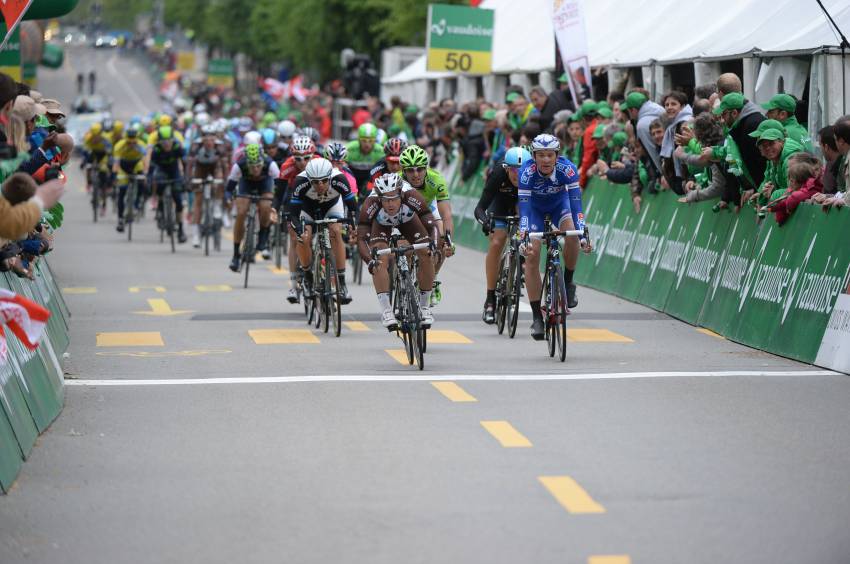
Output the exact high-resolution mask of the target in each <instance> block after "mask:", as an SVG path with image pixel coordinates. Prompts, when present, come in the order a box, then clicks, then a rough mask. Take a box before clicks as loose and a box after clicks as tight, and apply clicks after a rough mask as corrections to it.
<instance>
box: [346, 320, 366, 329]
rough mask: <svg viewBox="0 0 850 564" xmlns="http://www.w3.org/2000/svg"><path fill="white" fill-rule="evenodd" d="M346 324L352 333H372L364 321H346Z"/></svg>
mask: <svg viewBox="0 0 850 564" xmlns="http://www.w3.org/2000/svg"><path fill="white" fill-rule="evenodd" d="M344 323H345V326H346V327H348V328H349V329H350V330H351V331H371V329H369V326H368V325H366V324H365V323H363V322H362V321H345V322H344Z"/></svg>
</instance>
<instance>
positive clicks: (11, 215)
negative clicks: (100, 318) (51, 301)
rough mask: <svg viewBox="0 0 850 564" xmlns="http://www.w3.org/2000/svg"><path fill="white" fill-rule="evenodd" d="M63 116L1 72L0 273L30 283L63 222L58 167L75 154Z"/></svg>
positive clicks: (61, 181) (51, 103)
mask: <svg viewBox="0 0 850 564" xmlns="http://www.w3.org/2000/svg"><path fill="white" fill-rule="evenodd" d="M64 117H65V116H64V113H63V111H62V107H61V105H60V104H59V102H57V101H56V100H51V99H45V98H44V97H43V96H42V95H41V93H39V92H37V91H35V90H31V89H30V88H29V87H28V86H27V85H26V84H20V83H16V82H15V81H14V80H13V79H12V78H11V77H10V76H8V75H6V74H2V73H0V271H2V272H11V273H13V274H14V275H17V276H19V277H22V278H29V279H32V278H33V267H34V264H35V261H37V260H38V257H40V256H42V255H44V254H46V253H48V252H49V251H50V250H52V248H53V233H54V231H55V229H56V228H58V227H59V225H60V224H61V221H62V205H61V204H60V203H59V199H60V198H61V197H62V193H63V192H64V182H65V180H64V176H63V175H62V172H61V167H62V165H63V164H65V163H66V162H67V161H68V158H70V156H71V152H72V151H73V147H74V144H73V140H72V139H71V136H70V135H68V134H66V133H64V128H63V124H64Z"/></svg>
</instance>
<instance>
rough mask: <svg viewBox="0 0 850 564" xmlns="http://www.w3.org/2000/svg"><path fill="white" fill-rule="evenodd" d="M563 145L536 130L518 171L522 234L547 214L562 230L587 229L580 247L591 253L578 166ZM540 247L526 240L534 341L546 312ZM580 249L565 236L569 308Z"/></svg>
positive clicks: (537, 226)
mask: <svg viewBox="0 0 850 564" xmlns="http://www.w3.org/2000/svg"><path fill="white" fill-rule="evenodd" d="M560 150H561V143H560V142H559V141H558V138H557V137H555V136H554V135H549V134H548V133H544V134H541V135H538V136H537V137H535V138H534V140H533V141H532V142H531V154H532V159H531V160H529V161H527V162H525V163H523V165H522V169H520V174H519V189H518V195H519V215H520V232H521V234H522V236H523V237H524V236H525V234H526V233H528V232H529V231H542V230H543V220H544V217H545V216H547V215H548V216H549V217H550V218H551V220H552V225H556V226H558V229H561V230H574V229H577V230H580V231H584V232H585V235H584V236H583V237H581V246H583V247H584V249H585V252H588V253H589V252H590V251H591V244H590V238H589V237H587V231H586V227H585V224H584V214H583V213H582V207H581V189H580V188H579V172H578V168H576V165H574V164H573V163H572V162H570V161H569V160H567V158H566V157H559V156H558V155H559V153H560ZM540 246H541V241H540V240H539V239H535V240H532V241H531V242H530V243H529V244H528V245H526V253H527V256H526V261H525V285H526V289H527V290H528V299H529V301H530V303H531V311H532V314H533V316H534V322H533V323H532V325H531V337H532V338H533V339H534V340H536V341H540V340H542V339H543V316H542V314H541V312H540V294H541V292H542V286H543V283H542V280H541V278H540ZM578 253H579V241H578V240H576V238H574V237H567V238H566V239H565V241H564V283H565V284H566V286H567V305H568V306H569V307H570V308H574V307H576V306H577V305H578V300H577V299H576V287H575V284H573V272H574V271H575V267H576V262H577V261H578Z"/></svg>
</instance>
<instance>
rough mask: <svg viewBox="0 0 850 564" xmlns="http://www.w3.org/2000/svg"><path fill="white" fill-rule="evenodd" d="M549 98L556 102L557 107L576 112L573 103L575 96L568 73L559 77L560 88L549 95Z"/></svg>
mask: <svg viewBox="0 0 850 564" xmlns="http://www.w3.org/2000/svg"><path fill="white" fill-rule="evenodd" d="M549 98H551V99H553V100H554V103H555V105H556V106H558V107H559V108H561V109H564V110H570V111H571V112H575V111H576V106H575V104H574V103H573V95H572V93H571V92H570V80H569V78H568V77H567V73H563V74H562V75H561V76H559V77H558V87H557V88H555V90H553V91H551V92H550V93H549Z"/></svg>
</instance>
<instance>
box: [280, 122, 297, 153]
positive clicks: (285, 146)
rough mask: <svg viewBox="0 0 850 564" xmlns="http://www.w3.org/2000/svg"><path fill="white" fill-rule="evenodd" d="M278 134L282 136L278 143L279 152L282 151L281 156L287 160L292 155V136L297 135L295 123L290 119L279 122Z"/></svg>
mask: <svg viewBox="0 0 850 564" xmlns="http://www.w3.org/2000/svg"><path fill="white" fill-rule="evenodd" d="M277 134H278V135H279V136H280V142H279V143H278V147H279V149H278V152H279V153H281V158H282V159H283V160H286V159H287V158H289V156H290V154H291V153H290V151H289V146H290V145H292V138H293V136H294V135H295V124H294V123H292V122H291V121H289V120H288V119H285V120H283V121H282V122H280V123H279V124H277Z"/></svg>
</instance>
